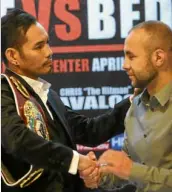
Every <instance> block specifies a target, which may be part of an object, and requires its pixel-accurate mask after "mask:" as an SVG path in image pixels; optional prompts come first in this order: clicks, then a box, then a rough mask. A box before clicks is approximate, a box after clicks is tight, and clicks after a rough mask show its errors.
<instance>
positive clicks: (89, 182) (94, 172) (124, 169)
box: [79, 149, 133, 189]
mask: <svg viewBox="0 0 172 192" xmlns="http://www.w3.org/2000/svg"><path fill="white" fill-rule="evenodd" d="M87 158H88V159H91V160H92V162H94V163H93V164H92V166H87V167H85V168H84V169H82V170H81V169H80V171H79V173H80V177H81V178H82V179H83V180H84V183H85V186H86V187H88V188H91V189H93V188H97V187H98V184H99V180H100V177H101V173H103V174H106V173H107V174H109V173H111V174H114V175H116V176H117V177H119V178H121V179H126V180H127V179H128V178H129V175H130V172H131V168H132V164H133V162H132V160H131V159H130V158H129V157H128V155H127V154H126V153H125V152H123V151H115V150H111V149H110V150H107V151H105V152H104V153H103V154H102V155H101V156H100V158H99V159H98V160H97V159H96V156H95V154H94V153H93V152H89V153H88V154H87Z"/></svg>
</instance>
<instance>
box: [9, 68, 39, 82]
mask: <svg viewBox="0 0 172 192" xmlns="http://www.w3.org/2000/svg"><path fill="white" fill-rule="evenodd" d="M8 69H9V70H11V71H12V72H14V73H16V74H17V75H21V76H25V77H28V78H31V79H34V80H38V77H37V76H35V75H33V74H30V73H27V74H26V73H23V72H22V71H20V70H18V69H16V68H15V69H14V68H8Z"/></svg>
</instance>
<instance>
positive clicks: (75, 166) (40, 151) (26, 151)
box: [1, 9, 130, 192]
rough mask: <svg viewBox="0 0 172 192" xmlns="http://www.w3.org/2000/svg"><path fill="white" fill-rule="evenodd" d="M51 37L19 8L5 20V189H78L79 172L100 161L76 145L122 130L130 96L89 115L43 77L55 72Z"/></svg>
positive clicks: (89, 143)
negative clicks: (77, 109)
mask: <svg viewBox="0 0 172 192" xmlns="http://www.w3.org/2000/svg"><path fill="white" fill-rule="evenodd" d="M48 39H49V37H48V34H47V32H46V31H45V29H44V28H43V27H42V25H41V24H40V23H38V22H37V21H36V19H35V18H34V17H33V16H31V15H30V14H28V13H26V12H25V11H22V10H18V9H16V10H13V11H11V12H10V13H8V14H7V15H5V16H4V17H2V19H1V40H2V49H1V51H2V58H3V60H4V62H5V64H6V67H7V69H6V72H5V74H2V79H1V104H2V106H1V114H2V125H1V134H2V178H3V188H2V190H4V191H5V192H7V191H12V192H14V191H17V192H20V191H24V192H26V191H29V192H31V191H32V192H38V191H40V192H57V191H58V192H61V191H63V192H76V191H77V192H79V191H80V187H81V185H82V182H81V180H80V178H79V176H78V174H77V171H81V170H85V169H89V170H91V172H93V173H94V172H95V173H96V171H95V170H97V164H96V161H94V160H92V159H94V155H93V154H89V155H88V156H84V155H81V154H79V153H78V152H77V151H76V143H78V144H83V145H87V146H96V145H98V144H100V143H103V142H105V141H107V140H108V139H109V138H110V137H112V136H113V135H116V134H118V133H121V132H123V119H124V117H125V113H126V110H127V109H128V107H129V105H130V103H129V100H128V99H127V100H125V101H123V102H122V103H119V104H117V105H116V107H115V108H114V109H113V110H112V111H110V112H108V113H107V114H104V115H101V116H99V117H96V118H87V117H85V116H82V115H80V114H77V113H75V112H74V111H72V110H71V109H70V108H68V107H66V106H64V104H63V103H62V102H61V100H60V98H59V97H58V96H57V94H56V93H55V92H54V91H53V90H52V89H50V84H49V83H48V82H46V81H44V80H43V79H40V78H39V76H40V75H43V74H48V73H50V72H51V70H52V51H51V49H50V47H49V43H48ZM115 127H116V129H115ZM117 127H118V128H117ZM92 176H94V175H92Z"/></svg>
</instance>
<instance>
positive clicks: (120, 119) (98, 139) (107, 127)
mask: <svg viewBox="0 0 172 192" xmlns="http://www.w3.org/2000/svg"><path fill="white" fill-rule="evenodd" d="M129 106H130V101H129V98H127V99H125V100H123V101H122V102H120V103H118V104H116V105H115V107H114V109H113V110H111V111H109V112H107V113H106V114H103V115H100V116H98V117H95V118H87V117H85V116H84V115H80V114H78V113H76V112H74V111H72V110H71V109H70V108H68V107H66V110H67V111H66V118H67V120H68V123H69V126H70V127H71V128H72V130H73V135H74V139H75V141H76V143H78V144H83V145H87V146H96V145H98V144H101V143H103V142H105V141H107V140H108V139H110V138H111V137H113V136H114V135H118V134H120V133H123V132H124V118H125V115H126V113H127V110H128V108H129Z"/></svg>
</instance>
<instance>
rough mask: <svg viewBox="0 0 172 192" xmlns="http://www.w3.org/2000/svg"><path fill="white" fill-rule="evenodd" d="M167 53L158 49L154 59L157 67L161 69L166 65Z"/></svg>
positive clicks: (153, 56)
mask: <svg viewBox="0 0 172 192" xmlns="http://www.w3.org/2000/svg"><path fill="white" fill-rule="evenodd" d="M165 58H166V53H165V51H164V50H162V49H156V50H155V51H154V52H153V55H152V59H153V62H154V64H155V66H156V67H161V66H162V65H163V64H164V61H165Z"/></svg>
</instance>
